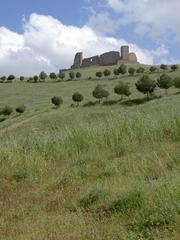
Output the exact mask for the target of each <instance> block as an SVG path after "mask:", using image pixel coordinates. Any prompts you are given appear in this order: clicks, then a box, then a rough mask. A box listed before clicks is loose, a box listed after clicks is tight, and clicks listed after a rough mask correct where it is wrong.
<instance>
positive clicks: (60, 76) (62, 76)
mask: <svg viewBox="0 0 180 240" xmlns="http://www.w3.org/2000/svg"><path fill="white" fill-rule="evenodd" d="M65 77H66V74H65V72H63V71H60V72H59V78H60V79H61V80H63V79H64V78H65Z"/></svg>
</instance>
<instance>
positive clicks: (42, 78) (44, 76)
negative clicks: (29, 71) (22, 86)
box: [39, 72, 47, 81]
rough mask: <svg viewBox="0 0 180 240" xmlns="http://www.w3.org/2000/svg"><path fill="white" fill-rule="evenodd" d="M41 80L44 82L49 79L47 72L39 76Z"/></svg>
mask: <svg viewBox="0 0 180 240" xmlns="http://www.w3.org/2000/svg"><path fill="white" fill-rule="evenodd" d="M39 78H40V79H41V80H43V81H44V80H45V79H46V78H47V74H46V73H45V72H41V73H40V74H39Z"/></svg>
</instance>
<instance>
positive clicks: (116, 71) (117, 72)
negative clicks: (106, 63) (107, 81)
mask: <svg viewBox="0 0 180 240" xmlns="http://www.w3.org/2000/svg"><path fill="white" fill-rule="evenodd" d="M113 73H114V75H115V76H118V75H119V71H118V69H117V68H115V69H114V70H113Z"/></svg>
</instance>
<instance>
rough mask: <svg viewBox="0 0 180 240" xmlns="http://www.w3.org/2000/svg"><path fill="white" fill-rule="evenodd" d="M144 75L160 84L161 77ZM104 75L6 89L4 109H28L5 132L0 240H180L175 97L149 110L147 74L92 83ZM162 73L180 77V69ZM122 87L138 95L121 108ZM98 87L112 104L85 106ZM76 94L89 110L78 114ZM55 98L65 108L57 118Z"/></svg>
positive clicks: (85, 72)
mask: <svg viewBox="0 0 180 240" xmlns="http://www.w3.org/2000/svg"><path fill="white" fill-rule="evenodd" d="M108 68H109V69H111V70H112V69H113V68H114V67H108ZM145 68H146V73H147V74H149V75H150V77H151V78H152V79H154V80H157V79H158V78H159V77H160V75H161V74H162V73H163V71H158V72H156V73H149V72H148V69H149V66H145ZM102 69H104V68H102V67H101V68H99V67H98V68H96V67H94V68H88V69H82V70H81V73H82V78H81V79H80V80H74V81H64V82H56V81H52V80H47V81H46V82H45V83H27V82H20V81H19V80H16V81H14V82H13V83H10V84H8V83H7V84H6V83H2V84H0V92H1V95H0V108H2V107H3V106H5V105H10V106H12V107H13V108H15V107H17V106H18V105H21V104H25V105H26V107H27V110H26V112H25V113H24V114H22V115H19V114H17V113H15V112H14V113H13V114H12V115H10V116H9V117H7V119H6V120H3V117H2V121H1V122H0V128H1V129H0V139H1V140H0V142H1V148H0V219H1V221H0V239H3V240H4V239H8V240H10V239H11V240H12V239H27V240H28V239H33V240H35V239H47V240H49V239H52V240H56V239H66V240H68V239H69V240H70V239H77V240H92V239H94V240H97V239H99V240H102V239H103V240H104V239H109V240H111V239H122V240H129V239H130V240H140V239H149V240H150V239H151V240H152V239H153V240H159V239H163V240H178V239H179V238H180V232H179V212H180V211H179V210H180V209H179V202H180V189H179V180H180V179H179V170H180V167H179V166H180V165H179V163H180V151H179V149H180V104H179V103H180V94H179V91H178V89H175V88H174V87H171V88H170V89H169V90H168V95H167V96H165V93H164V90H162V89H159V88H156V90H155V96H154V97H152V98H151V99H149V100H147V99H146V98H145V96H144V95H143V94H141V93H139V92H138V91H137V90H136V88H135V83H136V82H137V80H138V79H139V78H140V77H141V76H142V74H136V75H135V76H128V75H125V76H120V77H118V78H116V79H114V77H113V76H110V77H107V78H102V79H100V80H98V79H94V77H95V73H96V72H97V71H101V70H102ZM66 73H68V71H67V72H66ZM166 73H167V74H169V75H170V76H171V77H173V78H174V77H176V76H180V67H179V69H178V70H176V71H175V72H171V71H169V70H168V71H166ZM89 77H92V79H91V80H87V78H89ZM65 80H67V79H65ZM120 80H121V81H123V82H128V83H129V84H130V89H131V91H132V95H131V96H130V98H129V99H126V98H125V99H124V100H122V101H120V100H119V99H120V96H118V95H117V94H115V93H114V90H113V89H114V87H115V85H116V84H117V83H118V82H119V81H120ZM97 84H102V85H103V87H104V88H105V89H107V90H108V91H109V92H110V96H109V97H108V101H105V103H101V104H95V105H93V104H89V106H87V105H85V106H84V104H86V103H89V102H91V103H92V102H95V101H96V100H95V99H94V98H93V96H92V91H93V89H94V88H95V86H96V85H97ZM76 91H78V92H80V93H82V94H83V96H84V100H83V102H82V103H81V104H80V106H79V107H72V106H71V104H72V99H71V96H72V94H73V93H74V92H76ZM53 96H62V98H63V100H64V102H63V105H62V106H61V107H60V108H59V109H54V108H53V106H52V104H51V98H52V97H53ZM90 105H91V106H90ZM17 124H18V125H17ZM13 126H14V127H13Z"/></svg>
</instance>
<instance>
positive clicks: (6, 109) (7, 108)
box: [1, 106, 13, 116]
mask: <svg viewBox="0 0 180 240" xmlns="http://www.w3.org/2000/svg"><path fill="white" fill-rule="evenodd" d="M1 112H2V114H3V115H5V116H9V115H11V113H12V112H13V108H12V107H10V106H5V107H4V108H3V109H2V111H1Z"/></svg>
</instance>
